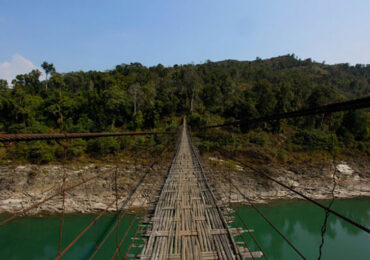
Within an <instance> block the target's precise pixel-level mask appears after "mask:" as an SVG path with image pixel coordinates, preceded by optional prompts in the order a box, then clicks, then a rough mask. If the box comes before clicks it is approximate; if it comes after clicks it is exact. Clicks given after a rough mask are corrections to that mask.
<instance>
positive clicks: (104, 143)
mask: <svg viewBox="0 0 370 260" xmlns="http://www.w3.org/2000/svg"><path fill="white" fill-rule="evenodd" d="M86 150H87V152H88V153H93V154H101V155H107V154H110V153H114V152H115V151H117V150H118V143H117V140H116V139H115V138H114V137H104V138H94V139H91V140H89V141H88V142H87V149H86Z"/></svg>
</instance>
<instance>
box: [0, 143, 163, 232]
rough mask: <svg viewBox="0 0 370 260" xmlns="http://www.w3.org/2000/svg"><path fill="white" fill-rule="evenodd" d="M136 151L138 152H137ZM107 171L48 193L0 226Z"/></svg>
mask: <svg viewBox="0 0 370 260" xmlns="http://www.w3.org/2000/svg"><path fill="white" fill-rule="evenodd" d="M165 150H166V149H165ZM137 153H138V152H137ZM137 153H134V155H133V156H136V155H137ZM133 156H130V158H131V157H133ZM107 173H108V172H101V173H99V174H97V175H96V176H93V177H90V178H87V179H86V180H84V181H82V182H79V183H76V184H74V185H72V186H69V187H67V188H65V189H64V190H62V191H59V192H57V193H54V194H53V195H50V196H49V197H47V198H45V199H43V200H42V201H40V202H38V203H35V204H33V205H32V206H30V207H28V208H26V209H23V210H21V211H19V212H17V213H14V214H13V215H12V216H11V217H9V218H7V219H5V220H3V221H2V222H0V227H1V226H3V225H5V224H7V223H9V222H11V221H13V220H14V219H16V218H18V217H21V216H24V215H25V214H26V213H27V212H29V211H30V210H32V209H35V208H37V207H38V206H40V205H42V204H43V203H45V202H47V201H49V200H51V199H53V198H55V197H56V196H58V195H60V194H62V193H63V192H67V191H70V190H72V189H74V188H76V187H79V186H81V185H83V184H85V183H87V182H89V181H91V180H93V179H95V178H98V177H101V176H102V175H104V174H107Z"/></svg>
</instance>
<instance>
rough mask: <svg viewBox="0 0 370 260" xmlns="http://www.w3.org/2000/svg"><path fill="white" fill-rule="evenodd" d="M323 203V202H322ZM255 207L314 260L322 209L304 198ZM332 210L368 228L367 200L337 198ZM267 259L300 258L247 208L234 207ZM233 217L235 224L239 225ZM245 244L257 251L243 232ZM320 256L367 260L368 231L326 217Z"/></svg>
mask: <svg viewBox="0 0 370 260" xmlns="http://www.w3.org/2000/svg"><path fill="white" fill-rule="evenodd" d="M323 203H324V204H325V201H324V202H323ZM258 208H259V209H260V210H261V211H262V212H263V213H264V214H265V215H266V216H267V218H268V219H269V220H270V221H271V222H272V223H273V224H274V225H275V226H277V227H278V229H279V230H280V231H281V232H282V233H283V234H284V235H285V236H286V237H287V238H288V239H289V240H290V241H291V242H292V243H293V244H294V245H295V246H296V248H297V249H299V250H300V251H301V252H302V253H303V255H304V256H306V258H307V259H317V257H318V253H319V245H320V243H321V226H322V223H323V220H324V211H323V210H322V209H320V208H318V207H317V206H315V205H313V204H311V203H309V202H305V201H279V202H274V203H270V204H268V205H259V206H258ZM333 209H335V210H337V211H338V212H340V213H342V214H343V215H345V216H347V217H349V218H351V219H353V220H355V221H357V222H359V223H360V224H362V225H365V226H367V227H370V199H347V200H337V201H335V203H334V205H333ZM236 210H237V211H238V212H239V215H240V216H241V217H242V218H243V219H244V221H245V222H246V224H247V226H248V228H249V229H254V230H255V232H254V233H253V234H254V236H255V237H256V240H257V241H258V243H259V244H260V245H261V247H262V249H263V250H264V251H265V253H266V255H267V256H268V258H269V259H301V258H300V257H299V256H298V254H297V253H296V252H295V251H294V250H293V249H291V247H290V246H289V245H288V244H287V243H286V242H285V241H284V240H283V239H282V238H281V237H280V236H279V235H278V234H277V233H276V231H274V230H273V229H272V228H271V227H270V226H269V224H267V223H266V222H265V221H264V220H263V219H262V218H261V217H260V216H259V215H258V213H257V212H256V211H255V210H254V209H253V208H251V207H246V206H243V207H240V208H238V209H236ZM235 219H236V224H237V225H239V226H242V223H241V221H240V220H239V219H238V217H236V218H235ZM243 236H244V237H245V238H246V239H247V244H248V246H249V247H251V248H253V249H254V250H257V249H258V248H257V247H256V245H255V244H254V243H253V241H252V239H251V238H250V237H249V235H248V234H247V233H243ZM321 259H335V260H336V259H370V234H368V233H366V232H364V231H362V230H359V229H358V228H356V227H354V226H352V225H351V224H348V223H347V222H345V221H343V220H341V219H339V218H338V217H336V216H333V215H331V216H329V219H328V225H327V231H326V234H325V244H324V247H323V252H322V258H321Z"/></svg>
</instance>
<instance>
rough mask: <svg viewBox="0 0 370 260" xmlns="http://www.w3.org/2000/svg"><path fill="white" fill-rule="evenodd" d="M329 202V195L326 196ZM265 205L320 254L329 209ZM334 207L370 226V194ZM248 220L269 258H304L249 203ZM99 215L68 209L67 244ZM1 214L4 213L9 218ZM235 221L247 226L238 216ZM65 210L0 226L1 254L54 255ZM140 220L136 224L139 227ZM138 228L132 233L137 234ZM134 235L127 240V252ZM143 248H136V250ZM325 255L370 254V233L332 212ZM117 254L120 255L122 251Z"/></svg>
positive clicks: (90, 239)
mask: <svg viewBox="0 0 370 260" xmlns="http://www.w3.org/2000/svg"><path fill="white" fill-rule="evenodd" d="M323 203H325V201H324V202H323ZM258 207H259V209H260V210H261V211H262V212H263V213H264V214H265V215H266V216H267V217H268V218H269V219H270V220H271V222H273V223H274V224H275V225H276V226H277V227H278V228H279V229H280V230H281V231H282V233H283V234H285V235H286V236H287V238H288V239H289V240H291V241H292V242H293V243H294V245H295V246H296V247H297V248H298V249H299V250H300V251H301V252H302V253H303V254H304V255H305V256H306V257H307V259H317V256H318V252H319V245H320V243H321V226H322V223H323V220H324V211H323V210H321V209H319V208H317V207H316V206H315V205H312V204H310V203H309V202H305V201H297V200H292V201H277V202H273V203H269V204H266V205H259V206H258ZM333 208H334V209H335V210H337V211H339V212H341V213H343V214H344V215H345V216H348V217H350V218H352V219H354V220H356V221H358V222H359V223H361V224H362V225H365V226H367V227H369V226H370V198H367V199H346V200H337V201H335V203H334V206H333ZM235 210H236V211H237V212H238V213H239V215H240V216H241V217H242V218H243V220H244V221H245V222H246V224H247V225H248V228H249V229H254V230H255V232H254V233H253V234H254V236H255V237H256V239H257V241H258V242H259V244H260V245H261V247H262V249H263V250H264V251H265V253H266V255H267V256H268V258H269V259H284V260H286V259H300V258H299V257H298V255H297V253H296V252H294V251H293V250H292V249H291V248H290V247H289V245H288V244H287V243H286V242H285V241H283V240H282V239H281V238H280V237H279V235H278V234H277V233H276V232H275V231H274V230H273V229H272V228H271V227H270V226H269V225H268V224H267V223H266V222H264V220H263V219H262V218H261V217H259V216H258V214H257V213H256V212H255V210H254V209H253V208H251V207H248V206H241V207H237V208H235ZM94 217H95V216H94V215H66V217H65V224H64V232H63V243H62V248H65V247H66V246H67V245H68V243H69V242H71V241H72V240H73V239H74V238H75V236H77V235H78V233H79V232H80V231H81V230H82V227H84V226H87V225H88V223H89V222H90V221H92V220H93V219H94ZM4 218H5V216H1V217H0V219H4ZM133 218H134V217H133V216H125V217H124V219H123V220H122V224H121V226H120V235H119V237H120V238H121V237H122V236H123V235H124V233H125V232H126V230H127V227H128V226H129V225H130V223H131V222H132V220H133ZM235 220H236V222H235V224H233V225H238V226H243V224H242V223H241V221H240V220H239V218H238V217H237V215H236V217H235ZM114 221H115V215H108V216H103V217H102V218H101V219H100V220H99V222H98V223H97V225H96V227H95V226H93V227H92V228H91V229H90V230H89V231H88V232H87V233H86V234H85V235H84V236H83V237H82V238H81V239H80V240H79V241H78V242H77V243H76V244H75V245H74V246H73V247H72V248H71V249H70V251H68V252H67V253H66V255H65V257H63V259H88V256H89V255H91V253H92V252H93V250H94V247H95V241H97V242H98V243H99V241H101V240H102V239H103V237H104V234H106V232H107V230H109V229H110V227H111V226H112V223H114ZM59 223H60V217H59V216H49V217H43V218H38V217H24V218H20V219H17V220H15V221H13V222H11V223H8V224H6V225H5V226H3V227H1V228H0V241H1V242H0V244H1V246H0V259H7V260H8V259H9V260H13V259H14V260H16V259H53V258H54V257H55V256H56V254H57V250H58V241H59ZM137 225H138V222H137V221H135V222H134V224H133V227H134V228H136V227H137ZM134 232H135V230H134V229H133V230H132V231H131V232H129V233H128V236H132V235H133V234H134ZM243 235H244V236H245V238H246V241H247V244H248V246H249V247H251V248H252V249H253V250H258V248H257V247H256V245H255V244H254V243H253V242H252V240H251V238H250V237H249V234H248V233H244V234H243ZM130 240H131V239H126V240H125V242H124V243H123V247H122V250H121V251H122V253H123V254H125V251H126V249H127V248H128V246H129V242H130ZM115 245H116V233H115V232H113V233H112V235H111V236H110V237H109V239H108V240H107V241H106V243H105V244H104V246H103V247H102V248H101V250H100V251H99V253H98V254H97V255H96V258H95V259H109V258H110V257H111V255H112V253H113V251H114V250H115V247H116V246H115ZM135 250H136V252H138V251H137V250H139V249H137V248H134V249H133V250H131V251H130V253H134V252H135ZM322 255H323V257H322V259H370V234H367V233H366V232H364V231H361V230H359V229H357V228H356V227H353V226H351V225H350V224H348V223H346V222H344V221H342V220H340V219H338V218H337V217H335V216H330V217H329V220H328V225H327V231H326V234H325V244H324V246H323V254H322ZM117 259H119V258H118V257H117Z"/></svg>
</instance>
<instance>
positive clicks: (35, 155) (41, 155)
mask: <svg viewBox="0 0 370 260" xmlns="http://www.w3.org/2000/svg"><path fill="white" fill-rule="evenodd" d="M26 149H27V150H26V157H27V159H28V160H29V161H30V162H31V163H36V164H42V163H48V162H50V161H52V160H53V159H54V158H55V147H54V146H53V145H49V144H48V143H46V142H45V141H35V142H31V143H29V144H28V145H27V146H26Z"/></svg>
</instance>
